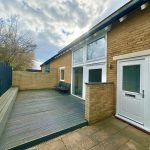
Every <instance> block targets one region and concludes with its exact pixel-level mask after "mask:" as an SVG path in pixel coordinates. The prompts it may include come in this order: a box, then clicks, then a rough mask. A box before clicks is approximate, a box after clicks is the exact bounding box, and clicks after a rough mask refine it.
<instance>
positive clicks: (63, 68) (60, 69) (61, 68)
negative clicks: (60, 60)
mask: <svg viewBox="0 0 150 150" xmlns="http://www.w3.org/2000/svg"><path fill="white" fill-rule="evenodd" d="M62 70H64V79H63V80H62V79H61V71H62ZM59 74H60V76H59V77H60V78H59V80H60V81H65V67H60V68H59Z"/></svg>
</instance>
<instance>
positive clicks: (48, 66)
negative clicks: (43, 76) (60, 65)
mask: <svg viewBox="0 0 150 150" xmlns="http://www.w3.org/2000/svg"><path fill="white" fill-rule="evenodd" d="M45 72H47V73H48V72H50V65H49V64H48V65H46V66H45Z"/></svg>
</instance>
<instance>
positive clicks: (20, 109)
mask: <svg viewBox="0 0 150 150" xmlns="http://www.w3.org/2000/svg"><path fill="white" fill-rule="evenodd" d="M82 124H86V120H85V119H84V101H83V100H80V99H78V98H76V97H73V96H71V95H66V94H65V95H64V94H61V93H58V92H56V91H53V90H35V91H22V92H19V94H18V96H17V100H16V102H15V105H14V107H13V110H12V113H11V115H10V117H9V119H8V122H7V125H6V128H5V131H4V133H3V135H2V138H1V139H0V149H1V150H2V149H10V148H13V147H17V146H20V145H23V144H26V143H28V142H32V141H35V140H37V139H40V138H43V137H46V136H47V137H48V136H49V138H51V137H50V135H52V136H55V133H56V134H57V135H59V132H64V131H65V130H66V131H67V130H68V129H71V128H73V127H75V126H78V125H79V126H80V125H82Z"/></svg>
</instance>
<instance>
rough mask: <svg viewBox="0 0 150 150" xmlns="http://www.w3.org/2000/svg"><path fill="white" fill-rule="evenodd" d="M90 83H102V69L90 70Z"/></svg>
mask: <svg viewBox="0 0 150 150" xmlns="http://www.w3.org/2000/svg"><path fill="white" fill-rule="evenodd" d="M89 82H102V69H90V70H89Z"/></svg>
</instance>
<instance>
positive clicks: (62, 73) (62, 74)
mask: <svg viewBox="0 0 150 150" xmlns="http://www.w3.org/2000/svg"><path fill="white" fill-rule="evenodd" d="M64 80H65V68H60V81H64Z"/></svg>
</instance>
